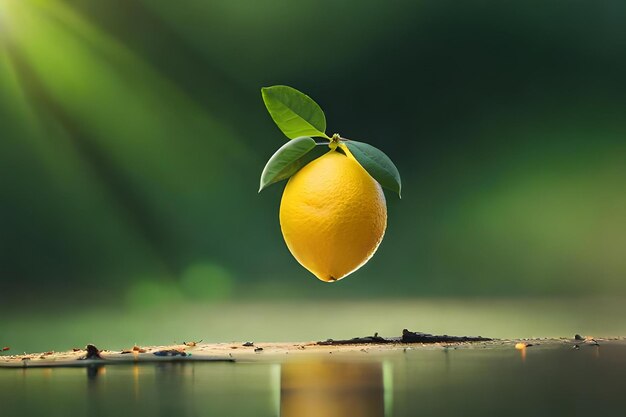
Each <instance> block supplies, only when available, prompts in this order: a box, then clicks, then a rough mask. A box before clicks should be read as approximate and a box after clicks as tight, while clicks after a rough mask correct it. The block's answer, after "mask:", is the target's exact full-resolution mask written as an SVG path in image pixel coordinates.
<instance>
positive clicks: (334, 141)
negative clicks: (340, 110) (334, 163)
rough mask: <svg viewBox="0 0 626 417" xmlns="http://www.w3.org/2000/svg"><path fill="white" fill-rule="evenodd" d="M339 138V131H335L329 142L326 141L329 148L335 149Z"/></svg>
mask: <svg viewBox="0 0 626 417" xmlns="http://www.w3.org/2000/svg"><path fill="white" fill-rule="evenodd" d="M340 139H341V136H339V133H335V134H334V135H333V137H332V138H330V142H329V143H328V147H329V148H330V150H332V151H334V150H335V149H337V146H338V145H339V140H340Z"/></svg>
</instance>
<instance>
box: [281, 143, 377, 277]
mask: <svg viewBox="0 0 626 417" xmlns="http://www.w3.org/2000/svg"><path fill="white" fill-rule="evenodd" d="M280 226H281V229H282V232H283V236H284V238H285V242H286V243H287V247H289V250H290V251H291V253H292V255H293V256H294V257H295V258H296V259H297V260H298V262H300V264H302V266H304V267H305V268H306V269H308V270H309V271H311V272H312V273H313V274H315V276H317V277H318V278H319V279H321V280H322V281H336V280H339V279H341V278H343V277H345V276H346V275H348V274H350V273H351V272H353V271H355V270H357V269H358V268H359V267H360V266H362V265H363V264H365V262H367V260H368V259H369V258H371V257H372V255H373V254H374V252H375V251H376V249H377V248H378V245H379V244H380V242H381V240H382V239H383V235H384V234H385V228H386V227H387V207H386V205H385V196H384V194H383V191H382V189H381V188H380V185H379V184H378V183H377V182H376V181H375V180H374V179H373V178H372V177H371V176H370V175H369V174H368V173H367V171H365V169H363V167H361V165H360V164H359V163H358V162H357V161H356V160H355V159H354V158H353V157H352V155H350V156H346V155H344V154H342V153H340V152H338V151H334V150H331V151H330V152H328V153H326V154H325V155H323V156H321V157H319V158H317V159H316V160H314V161H312V162H311V163H309V164H308V165H307V166H305V167H304V168H302V169H301V170H300V171H298V172H297V173H296V174H295V175H294V176H293V177H291V179H290V180H289V182H288V183H287V186H286V187H285V191H284V193H283V198H282V200H281V204H280Z"/></svg>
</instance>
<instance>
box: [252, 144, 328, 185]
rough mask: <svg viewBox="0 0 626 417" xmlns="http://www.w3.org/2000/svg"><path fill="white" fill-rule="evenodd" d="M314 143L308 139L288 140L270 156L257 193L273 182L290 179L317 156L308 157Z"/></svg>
mask: <svg viewBox="0 0 626 417" xmlns="http://www.w3.org/2000/svg"><path fill="white" fill-rule="evenodd" d="M315 146H316V143H315V141H314V140H313V139H311V138H309V137H300V138H296V139H294V140H290V141H289V142H287V143H285V144H284V145H283V146H281V147H280V149H278V150H277V151H276V153H274V155H272V157H271V158H270V160H269V161H267V164H266V165H265V168H263V173H262V174H261V184H260V185H259V192H261V191H262V190H263V189H264V188H266V187H268V186H269V185H272V184H274V183H275V182H278V181H281V180H284V179H286V178H289V177H291V176H292V175H293V174H295V173H296V172H298V171H299V170H300V168H302V167H303V166H305V165H306V164H308V163H309V162H310V161H312V160H313V159H315V158H316V157H317V156H313V155H309V154H311V153H312V152H311V151H312V150H313V149H314V148H315Z"/></svg>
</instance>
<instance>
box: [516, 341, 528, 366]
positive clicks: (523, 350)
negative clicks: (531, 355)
mask: <svg viewBox="0 0 626 417" xmlns="http://www.w3.org/2000/svg"><path fill="white" fill-rule="evenodd" d="M526 348H527V345H526V343H517V344H516V345H515V349H517V350H519V352H520V356H521V358H522V362H526Z"/></svg>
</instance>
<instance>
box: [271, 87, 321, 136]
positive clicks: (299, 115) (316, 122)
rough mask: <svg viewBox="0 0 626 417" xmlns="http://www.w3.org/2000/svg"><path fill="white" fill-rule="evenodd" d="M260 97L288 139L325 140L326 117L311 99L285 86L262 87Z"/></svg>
mask: <svg viewBox="0 0 626 417" xmlns="http://www.w3.org/2000/svg"><path fill="white" fill-rule="evenodd" d="M261 95H262V96H263V101H264V102H265V107H267V111H269V112H270V116H272V119H274V122H275V123H276V125H277V126H278V128H279V129H280V130H281V131H282V132H283V133H284V134H285V135H286V136H287V137H288V138H289V139H295V138H298V137H301V136H313V137H323V138H327V139H328V136H326V133H324V132H325V131H326V116H324V112H323V111H322V109H321V108H320V106H319V105H318V104H317V103H316V102H315V101H313V99H312V98H311V97H309V96H307V95H306V94H304V93H301V92H300V91H298V90H296V89H295V88H291V87H288V86H286V85H275V86H273V87H263V88H262V89H261Z"/></svg>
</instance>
